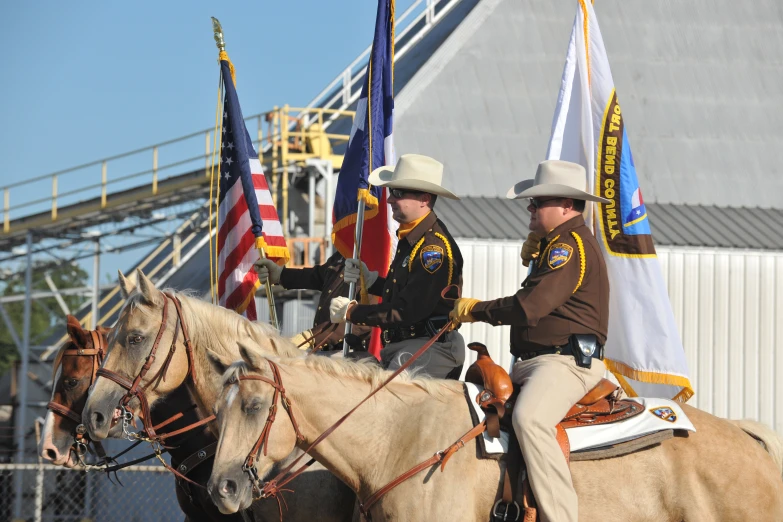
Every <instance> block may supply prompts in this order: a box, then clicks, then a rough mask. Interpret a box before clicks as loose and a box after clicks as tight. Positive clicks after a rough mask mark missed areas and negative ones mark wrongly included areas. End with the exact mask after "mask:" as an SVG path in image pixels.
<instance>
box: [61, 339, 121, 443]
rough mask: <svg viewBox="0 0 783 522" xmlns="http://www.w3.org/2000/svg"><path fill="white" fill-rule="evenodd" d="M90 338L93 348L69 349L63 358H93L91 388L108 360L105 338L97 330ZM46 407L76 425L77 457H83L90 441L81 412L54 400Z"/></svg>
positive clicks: (64, 351) (63, 354)
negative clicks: (102, 365) (106, 359)
mask: <svg viewBox="0 0 783 522" xmlns="http://www.w3.org/2000/svg"><path fill="white" fill-rule="evenodd" d="M90 336H91V337H92V346H93V347H92V348H89V349H84V348H78V347H77V348H69V349H67V350H63V353H62V356H63V357H65V356H84V357H92V373H91V374H90V386H92V384H93V383H94V382H95V379H96V378H97V373H98V370H99V368H100V366H101V364H103V360H104V359H105V358H106V342H105V340H104V338H103V336H102V335H101V334H100V333H99V332H98V331H97V330H91V331H90ZM96 346H97V348H96ZM60 365H61V366H62V360H61V361H60ZM46 407H47V408H48V409H49V410H51V411H52V412H53V413H55V414H57V415H60V416H61V417H65V418H67V419H70V420H72V421H74V422H75V423H76V430H75V432H74V446H75V447H76V448H75V449H76V453H77V455H79V456H81V455H83V454H84V453H85V451H86V450H87V445H88V444H89V442H90V440H89V438H88V437H87V428H86V427H85V426H84V424H82V414H81V412H75V411H74V410H72V409H70V408H68V407H67V406H64V405H62V404H60V403H59V402H55V401H53V400H52V401H49V403H48V404H47V405H46ZM98 447H100V446H98ZM100 451H101V452H102V451H103V448H102V447H101V448H100Z"/></svg>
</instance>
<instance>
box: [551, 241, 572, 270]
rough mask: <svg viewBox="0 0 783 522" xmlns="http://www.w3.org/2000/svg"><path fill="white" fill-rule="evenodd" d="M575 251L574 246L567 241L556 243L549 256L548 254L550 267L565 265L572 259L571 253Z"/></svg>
mask: <svg viewBox="0 0 783 522" xmlns="http://www.w3.org/2000/svg"><path fill="white" fill-rule="evenodd" d="M573 252H574V248H573V247H572V246H571V245H566V244H565V243H556V244H555V245H554V246H552V248H550V249H549V256H547V260H546V262H547V264H548V265H549V268H551V269H553V270H554V269H555V268H560V267H561V266H565V264H566V263H568V261H569V260H570V259H571V254H572V253H573Z"/></svg>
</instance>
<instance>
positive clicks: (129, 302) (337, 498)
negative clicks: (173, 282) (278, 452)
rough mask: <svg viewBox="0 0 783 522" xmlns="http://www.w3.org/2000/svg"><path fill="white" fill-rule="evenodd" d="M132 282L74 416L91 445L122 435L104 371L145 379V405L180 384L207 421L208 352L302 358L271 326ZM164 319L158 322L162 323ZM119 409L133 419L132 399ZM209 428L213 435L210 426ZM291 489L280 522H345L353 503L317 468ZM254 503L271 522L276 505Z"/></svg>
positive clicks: (113, 390) (216, 378)
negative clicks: (243, 345)
mask: <svg viewBox="0 0 783 522" xmlns="http://www.w3.org/2000/svg"><path fill="white" fill-rule="evenodd" d="M137 275H138V281H139V286H138V289H136V288H134V287H133V285H132V284H131V283H129V282H128V280H127V279H125V277H124V276H123V275H122V274H120V285H121V288H122V291H123V295H124V296H125V298H126V303H125V305H124V307H123V309H122V311H121V312H120V317H119V319H118V321H117V324H116V325H115V327H114V331H113V333H112V334H111V335H110V336H109V339H108V340H109V347H108V348H109V352H108V356H107V359H106V361H105V362H104V365H103V368H102V369H101V371H100V372H99V373H98V375H99V377H98V379H97V380H96V383H95V385H94V386H93V389H92V391H91V392H90V394H89V397H88V399H87V404H86V405H85V408H84V411H83V414H82V418H83V421H84V423H85V425H86V426H87V427H88V431H89V434H90V437H91V438H92V439H93V440H101V439H104V438H106V437H107V436H115V437H116V436H121V432H122V430H121V426H120V424H119V423H118V424H116V425H113V424H114V421H116V419H117V416H116V412H117V411H118V406H119V404H120V401H121V399H122V398H123V397H124V396H125V395H126V390H127V387H122V386H120V385H119V384H118V383H117V380H115V379H113V378H112V379H110V378H108V377H107V376H106V374H103V373H102V372H104V371H107V370H108V371H109V374H113V375H116V376H119V377H120V379H125V380H127V381H133V380H134V379H135V378H137V376H139V375H142V376H143V377H144V376H146V377H144V378H142V379H141V380H140V381H139V384H140V389H141V390H142V393H143V396H144V398H145V399H146V401H147V402H148V403H149V404H150V405H152V404H155V403H156V402H157V401H158V400H160V399H161V398H164V397H166V396H168V395H169V394H170V393H172V392H173V391H174V390H175V389H177V388H178V387H179V386H182V385H183V384H185V385H186V386H187V387H188V390H189V391H190V392H191V395H192V396H193V398H194V399H195V401H196V404H197V405H198V407H199V410H200V414H201V415H202V417H207V416H209V415H210V413H211V411H212V407H213V405H214V403H215V399H216V398H217V397H218V395H219V394H220V392H221V390H222V386H223V381H222V376H221V375H220V374H215V373H214V372H213V369H212V365H211V364H210V362H209V360H208V356H207V353H208V350H209V351H211V353H213V356H214V357H218V358H220V359H221V360H225V361H229V362H230V361H233V360H236V359H238V358H239V357H240V356H239V349H238V345H237V342H238V341H243V342H252V343H254V346H259V347H260V348H259V349H260V350H264V353H266V354H278V355H287V356H301V354H302V352H301V351H299V350H298V349H297V348H296V347H295V346H294V345H293V344H292V343H291V342H290V341H288V340H287V339H285V338H284V337H282V336H280V335H279V334H278V333H277V332H276V331H275V330H274V329H273V328H272V327H271V326H268V325H261V324H256V323H252V322H250V321H248V320H246V319H245V318H243V317H241V316H240V315H238V314H236V313H235V312H233V311H230V310H226V309H225V308H221V307H217V306H213V305H211V304H209V303H206V302H203V301H200V300H198V299H194V298H191V297H188V296H186V295H183V294H178V293H170V294H169V295H170V296H171V297H166V296H165V295H164V294H163V293H162V292H161V291H160V290H157V289H156V288H155V286H154V285H153V284H152V282H151V281H150V280H149V279H147V277H146V276H145V275H144V274H143V273H142V272H141V271H139V272H138V273H137ZM175 300H176V301H175ZM165 303H168V304H165ZM178 303H181V304H178ZM164 306H165V307H167V309H168V312H167V314H164V312H163V310H164ZM175 308H177V310H176V311H175ZM180 309H181V316H180V312H179V310H180ZM164 315H165V319H164V320H163V321H162V318H164ZM185 333H187V334H188V335H190V343H186V342H185V338H184V335H185ZM158 345H159V346H160V350H158V351H157V356H155V357H153V358H149V359H148V356H149V355H150V354H151V353H152V351H153V350H156V349H157V346H158ZM153 359H154V360H153ZM145 362H146V363H147V366H145ZM144 368H146V370H144ZM101 375H104V376H103V377H101ZM127 406H128V408H129V409H130V410H133V411H134V412H138V411H139V410H140V399H139V398H138V396H137V397H136V398H134V399H132V400H131V401H130V402H129V403H128V405H127ZM210 428H211V429H215V428H216V426H214V423H213V425H210ZM298 454H301V452H298ZM297 456H298V455H297ZM292 458H294V456H292ZM296 482H298V484H295V483H294V485H295V487H296V489H297V490H298V491H297V493H296V494H289V495H286V496H285V501H284V502H282V503H283V504H286V505H287V510H286V511H285V516H286V520H289V521H298V520H301V521H304V520H307V521H310V520H322V521H349V520H352V519H353V512H354V508H355V503H356V496H355V495H354V493H353V492H352V491H351V490H350V489H349V488H348V487H347V486H346V485H345V484H343V483H342V482H340V481H339V480H337V479H336V478H335V477H334V476H333V475H332V474H330V473H329V472H328V471H326V470H325V469H324V468H323V467H322V466H320V465H318V464H316V465H314V466H312V467H311V468H310V470H308V471H307V472H306V473H303V474H302V475H301V476H300V477H299V478H298V479H297V480H296ZM256 504H257V506H258V507H256V506H255V505H254V507H253V511H254V513H258V512H259V511H258V510H259V509H262V510H265V511H264V514H263V515H262V516H261V517H260V518H261V519H263V520H279V518H280V514H279V512H278V509H279V507H278V503H277V502H275V501H274V500H265V501H261V502H257V503H256ZM283 507H285V506H283Z"/></svg>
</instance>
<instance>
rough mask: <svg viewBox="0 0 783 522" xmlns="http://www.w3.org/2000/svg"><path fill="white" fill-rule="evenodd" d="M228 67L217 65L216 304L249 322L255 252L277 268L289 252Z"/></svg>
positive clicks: (253, 314)
mask: <svg viewBox="0 0 783 522" xmlns="http://www.w3.org/2000/svg"><path fill="white" fill-rule="evenodd" d="M230 69H231V64H230V62H229V61H228V60H221V61H220V70H221V73H222V75H223V85H224V86H225V99H224V102H223V129H222V132H223V134H222V136H221V142H222V143H221V154H220V170H219V171H220V198H219V207H218V220H219V221H218V227H219V228H218V238H217V257H218V263H217V273H218V302H219V303H220V305H221V306H224V307H226V308H230V309H232V310H236V311H237V312H238V313H240V314H243V315H245V317H247V318H248V319H250V320H252V321H255V320H256V318H257V316H256V305H255V299H254V296H255V292H256V289H257V288H258V287H259V286H260V283H259V282H258V276H257V274H256V272H255V270H253V263H254V262H255V261H257V260H258V258H259V252H258V248H263V249H264V252H265V253H266V256H267V257H268V258H270V259H272V260H274V261H276V262H277V263H279V264H284V263H286V262H287V261H288V258H289V253H288V248H287V246H286V241H285V238H284V237H283V228H282V227H281V226H280V219H279V218H278V216H277V209H276V208H275V205H274V203H273V201H272V194H271V193H270V192H269V185H268V184H267V181H266V178H265V177H264V172H263V170H262V168H261V162H260V161H259V160H258V155H257V154H256V151H255V148H254V147H253V142H252V141H251V140H250V134H248V132H247V128H246V127H245V121H244V119H243V118H242V109H241V108H240V106H239V99H238V98H237V91H236V87H235V86H234V81H233V79H232V76H231V70H230Z"/></svg>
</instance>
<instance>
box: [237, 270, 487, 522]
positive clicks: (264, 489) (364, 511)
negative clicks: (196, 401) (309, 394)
mask: <svg viewBox="0 0 783 522" xmlns="http://www.w3.org/2000/svg"><path fill="white" fill-rule="evenodd" d="M451 286H455V285H450V286H449V287H446V288H445V289H444V290H443V292H442V293H441V295H442V296H443V297H444V298H445V294H446V292H447V291H448V290H449V289H450V288H451ZM452 323H453V321H451V320H450V321H449V322H448V323H446V324H445V325H444V326H443V328H441V329H440V331H438V332H437V333H436V334H435V335H434V336H433V337H432V338H430V340H429V341H427V342H426V343H425V344H424V345H423V346H422V347H421V348H419V350H418V351H417V352H416V353H414V354H413V355H412V356H411V358H410V359H408V360H407V361H406V362H405V363H404V364H402V365H401V366H400V367H399V368H398V369H397V370H395V371H394V372H392V374H391V375H389V377H387V378H386V380H385V381H383V383H381V384H380V385H379V386H378V387H377V388H375V389H374V390H372V391H371V392H370V393H369V394H368V395H367V396H366V397H364V399H362V400H361V401H360V402H359V403H358V404H357V405H356V406H354V407H353V408H352V409H351V410H350V411H349V412H348V413H346V414H345V415H343V416H342V417H340V419H338V420H337V421H336V422H335V423H334V424H332V425H331V426H330V427H329V428H328V429H326V431H324V432H323V433H321V435H319V436H318V437H317V438H316V439H315V440H314V441H313V442H312V443H311V444H310V446H309V447H308V448H307V449H306V450H305V451H304V453H303V454H302V455H300V456H299V457H298V458H297V459H296V460H294V461H293V462H292V463H291V464H289V465H288V466H286V467H285V468H284V469H283V470H282V471H281V472H280V473H279V474H278V475H277V476H275V477H274V478H273V479H272V480H270V481H267V482H262V481H261V480H260V478H259V477H258V471H257V470H256V468H255V459H256V458H257V457H258V454H259V452H260V451H261V449H263V450H264V455H265V456H266V454H267V443H268V441H269V434H270V432H271V430H272V425H273V424H274V422H275V419H276V417H277V402H278V400H280V402H281V404H282V405H283V408H284V409H285V410H286V412H287V413H288V417H289V419H291V424H292V425H293V427H294V431H295V432H296V438H297V441H298V442H299V441H304V437H303V436H302V434H301V432H300V431H299V424H298V423H297V422H296V418H295V417H294V412H293V406H292V404H291V401H290V400H289V399H288V397H287V396H286V393H285V387H284V386H283V378H282V376H281V375H280V369H279V367H278V366H277V364H275V363H274V362H272V361H271V360H269V359H267V362H268V363H269V366H270V367H271V369H272V376H273V378H274V380H270V379H267V378H266V377H263V376H261V375H258V374H246V375H241V376H239V377H238V378H237V379H230V380H229V381H227V382H226V384H225V385H226V386H230V385H233V384H237V385H241V383H242V382H243V381H262V382H265V383H266V384H269V385H270V386H272V387H273V388H274V390H275V391H274V396H273V399H272V405H271V406H270V407H269V413H268V415H267V419H266V422H265V423H264V428H263V430H262V431H261V435H260V436H259V437H258V440H257V441H256V443H255V444H254V445H253V448H252V449H251V450H250V452H249V453H248V455H247V457H246V458H245V462H244V464H243V465H242V471H244V472H245V473H247V474H248V476H249V477H250V481H251V483H252V484H253V497H254V498H256V499H259V498H269V497H277V496H278V495H279V494H280V493H281V492H282V491H283V489H282V488H283V487H284V486H285V485H286V484H288V483H289V482H291V481H292V480H294V479H295V478H296V477H298V476H299V475H300V474H301V473H302V472H303V471H305V470H306V469H307V468H308V467H309V466H310V465H311V464H312V463H313V462H314V460H315V459H312V458H311V459H310V461H309V462H307V463H306V464H304V465H302V466H301V467H300V468H299V469H297V470H296V471H292V470H293V469H294V467H295V466H296V465H297V464H298V463H299V461H300V460H302V458H304V456H305V455H307V454H308V453H309V452H310V451H311V450H312V449H313V448H315V447H316V446H317V445H318V444H320V443H321V442H323V441H324V440H325V439H326V438H327V437H328V436H329V435H331V434H332V433H334V431H335V430H336V429H337V428H339V427H340V426H341V425H342V424H343V423H344V422H345V421H346V420H347V419H348V417H350V416H351V415H352V414H353V413H354V412H355V411H356V410H357V409H359V407H360V406H362V405H363V404H364V403H365V402H367V401H368V400H370V398H371V397H372V396H373V395H375V394H376V393H378V392H379V391H381V390H382V389H383V388H385V387H386V385H388V384H389V383H390V382H391V381H392V380H394V378H395V377H397V376H398V375H399V374H400V373H402V372H403V370H405V369H407V368H408V367H409V366H410V365H411V364H413V362H414V361H415V360H416V359H418V358H419V357H421V356H422V355H423V354H424V352H426V351H427V350H428V349H429V348H430V347H431V346H432V345H433V344H435V342H436V341H437V340H438V338H440V336H441V335H443V334H445V333H446V332H448V331H449V330H450V328H451V325H452ZM486 429H487V425H486V420H485V421H483V422H481V423H479V424H478V425H476V426H474V427H473V428H471V429H470V430H468V431H467V432H466V433H465V434H464V435H462V436H461V437H460V438H459V439H457V441H456V442H454V443H453V444H451V445H450V446H449V447H447V448H446V449H444V450H441V451H438V452H436V453H435V454H434V455H433V456H432V457H430V458H428V459H427V460H425V461H423V462H421V463H419V464H417V465H416V466H414V467H412V468H411V469H409V470H408V471H406V472H405V473H403V474H401V475H399V476H398V477H396V478H395V479H393V480H392V481H391V482H389V483H388V484H386V485H384V486H383V487H381V488H380V489H379V490H378V491H376V492H375V493H373V494H372V495H370V496H369V497H368V498H367V499H365V500H364V502H361V501H360V502H359V511H360V513H361V515H362V517H363V518H364V519H365V520H368V521H369V520H371V516H370V509H371V508H372V506H373V505H374V504H375V503H376V502H378V500H380V499H381V497H383V496H384V495H385V494H386V493H388V492H389V491H391V490H392V489H394V488H395V487H397V486H399V485H400V484H402V483H403V482H405V481H406V480H408V479H410V478H411V477H413V476H415V475H417V474H418V473H421V472H422V471H424V470H426V469H428V468H431V467H432V466H434V465H436V464H440V465H441V471H443V469H444V468H445V466H446V462H447V461H448V460H449V458H451V456H452V455H453V454H454V453H456V452H457V451H458V450H460V449H462V448H463V447H464V446H465V444H467V443H468V442H470V441H471V440H473V439H475V438H476V437H478V436H479V435H481V434H482V433H483V432H484V431H486Z"/></svg>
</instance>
